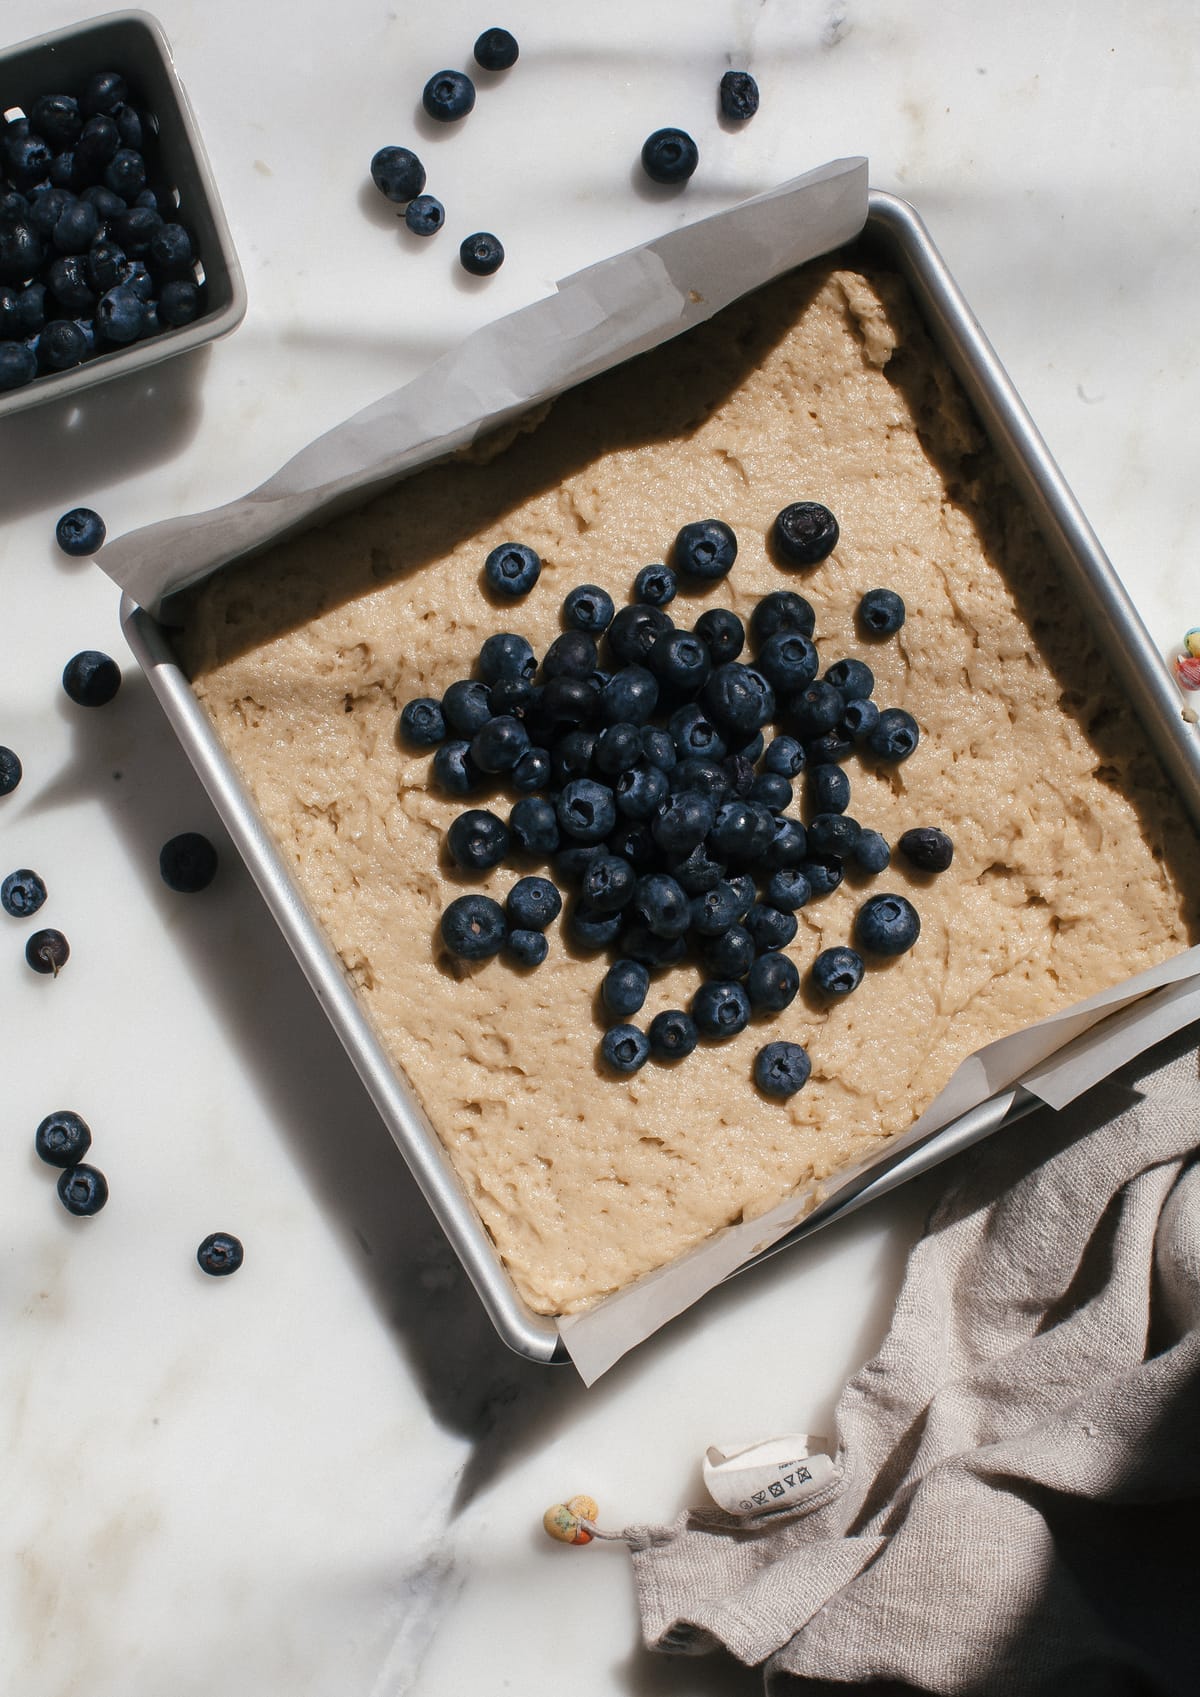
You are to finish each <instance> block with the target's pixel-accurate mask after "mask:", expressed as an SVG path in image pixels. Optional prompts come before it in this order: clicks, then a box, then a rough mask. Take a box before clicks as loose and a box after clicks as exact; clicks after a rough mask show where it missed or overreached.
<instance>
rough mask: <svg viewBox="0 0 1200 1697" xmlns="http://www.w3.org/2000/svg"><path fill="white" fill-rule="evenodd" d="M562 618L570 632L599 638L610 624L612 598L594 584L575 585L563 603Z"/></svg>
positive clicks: (612, 608) (612, 610) (612, 609)
mask: <svg viewBox="0 0 1200 1697" xmlns="http://www.w3.org/2000/svg"><path fill="white" fill-rule="evenodd" d="M562 610H563V618H564V619H565V620H566V622H567V624H568V625H569V626H570V628H571V629H572V630H582V631H587V633H588V634H589V636H599V635H600V634H601V632H602V631H606V630H607V629H608V627H609V625H610V624H611V623H612V619H613V613H614V612H615V611H616V609H615V607H614V606H613V598H612V596H611V595H610V594H609V593H608V591H607V590H606V589H600V588H599V587H598V586H597V585H596V584H594V583H581V584H577V585H576V587H575V588H574V589H572V590H571V592H570V593H569V595H568V596H567V598H566V600H565V601H564V602H563V609H562Z"/></svg>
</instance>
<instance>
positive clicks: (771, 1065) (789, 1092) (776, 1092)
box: [754, 1041, 812, 1099]
mask: <svg viewBox="0 0 1200 1697" xmlns="http://www.w3.org/2000/svg"><path fill="white" fill-rule="evenodd" d="M811 1072H812V1062H811V1061H810V1060H809V1058H808V1056H807V1054H806V1053H805V1051H804V1050H803V1049H802V1048H801V1047H800V1045H799V1044H798V1043H785V1042H782V1041H781V1042H777V1043H767V1044H766V1045H765V1046H764V1047H763V1048H761V1049H760V1050H759V1051H758V1054H757V1055H756V1056H755V1057H754V1082H755V1084H757V1085H758V1088H759V1089H760V1090H761V1091H762V1092H763V1094H764V1096H778V1097H779V1098H781V1099H786V1098H787V1097H789V1096H794V1095H795V1094H796V1092H797V1091H798V1090H802V1089H803V1088H804V1086H805V1085H806V1084H807V1083H808V1079H809V1076H810V1074H811Z"/></svg>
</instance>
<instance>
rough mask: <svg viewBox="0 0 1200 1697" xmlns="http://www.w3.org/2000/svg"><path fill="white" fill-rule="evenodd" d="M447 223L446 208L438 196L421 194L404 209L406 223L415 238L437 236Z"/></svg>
mask: <svg viewBox="0 0 1200 1697" xmlns="http://www.w3.org/2000/svg"><path fill="white" fill-rule="evenodd" d="M445 222H446V208H445V207H444V206H443V205H442V203H441V201H440V200H439V199H438V198H437V196H436V195H432V194H419V195H416V196H415V197H414V198H413V199H412V200H410V201H409V203H408V205H407V206H406V207H405V209H404V223H405V226H406V228H407V229H409V230H410V231H411V232H412V234H413V235H414V236H436V235H437V233H438V231H439V230H440V229H441V227H442V225H443V224H444V223H445Z"/></svg>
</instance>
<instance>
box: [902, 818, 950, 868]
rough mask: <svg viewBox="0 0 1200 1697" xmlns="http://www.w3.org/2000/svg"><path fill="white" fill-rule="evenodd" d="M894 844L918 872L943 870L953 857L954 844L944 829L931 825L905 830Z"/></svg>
mask: <svg viewBox="0 0 1200 1697" xmlns="http://www.w3.org/2000/svg"><path fill="white" fill-rule="evenodd" d="M896 846H897V848H898V849H899V850H900V853H901V854H902V855H903V856H904V858H905V860H907V861H908V863H909V865H910V866H915V867H916V868H917V870H918V871H919V872H945V870H946V868H947V867H948V866H949V865H950V862H951V861H952V860H953V859H954V844H953V843H952V842H951V841H950V838H949V837H948V836H947V835H946V833H945V832H944V831H939V830H938V829H937V828H936V826H933V825H922V826H918V827H917V828H916V829H915V830H912V831H905V832H904V834H903V836H902V837H901V838H900V841H899V842H898V843H897V845H896Z"/></svg>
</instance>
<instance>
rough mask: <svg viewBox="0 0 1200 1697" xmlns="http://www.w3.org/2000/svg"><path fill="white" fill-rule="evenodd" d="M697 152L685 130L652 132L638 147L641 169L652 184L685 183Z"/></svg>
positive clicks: (694, 162)
mask: <svg viewBox="0 0 1200 1697" xmlns="http://www.w3.org/2000/svg"><path fill="white" fill-rule="evenodd" d="M699 163H700V150H699V148H698V147H697V146H696V143H695V142H694V141H693V140H692V138H691V136H690V135H688V133H687V131H686V130H676V129H664V130H655V131H654V133H653V135H649V136H647V137H646V140H645V141H644V143H643V144H642V169H643V171H645V173H646V175H647V176H648V177H649V178H650V180H651V181H652V182H655V183H686V182H687V180H688V178H689V177H690V176H691V174H692V172H693V171H694V170H695V169H696V166H697V165H698V164H699Z"/></svg>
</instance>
